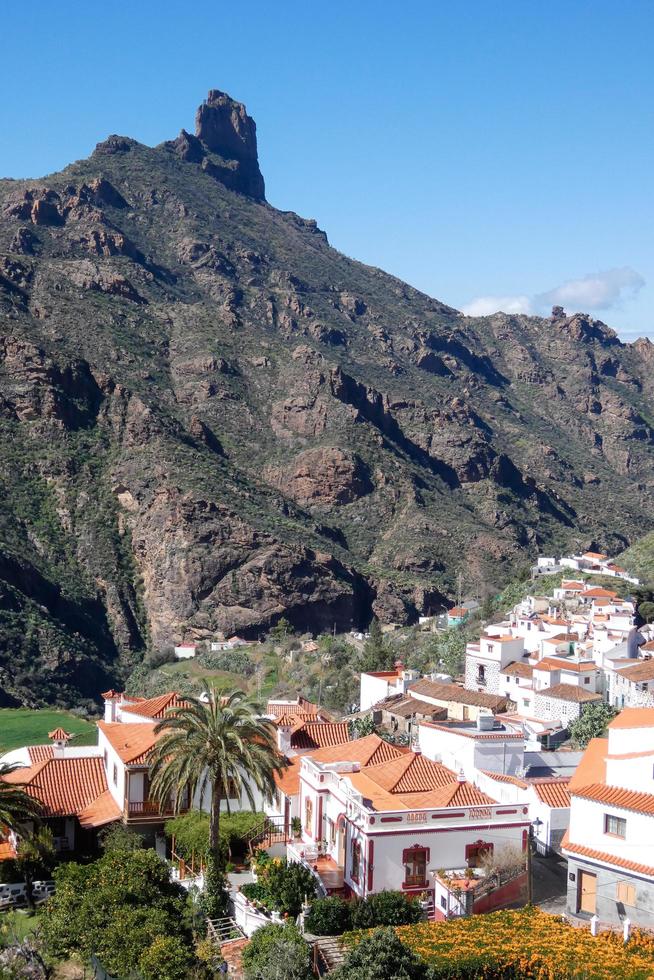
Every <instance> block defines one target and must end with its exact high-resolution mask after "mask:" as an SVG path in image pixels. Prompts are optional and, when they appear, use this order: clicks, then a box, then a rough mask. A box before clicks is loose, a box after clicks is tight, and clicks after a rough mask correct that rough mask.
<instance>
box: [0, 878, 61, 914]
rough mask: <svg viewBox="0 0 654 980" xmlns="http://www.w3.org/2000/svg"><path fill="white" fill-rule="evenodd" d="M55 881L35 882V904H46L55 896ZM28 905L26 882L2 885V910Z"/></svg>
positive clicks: (33, 889)
mask: <svg viewBox="0 0 654 980" xmlns="http://www.w3.org/2000/svg"><path fill="white" fill-rule="evenodd" d="M54 890H55V883H54V881H35V882H34V883H33V884H32V895H33V897H34V901H35V902H45V901H46V900H47V899H48V898H50V896H51V895H54ZM23 905H27V885H26V883H25V882H24V881H16V882H13V883H12V884H10V885H0V909H9V908H12V907H14V906H23Z"/></svg>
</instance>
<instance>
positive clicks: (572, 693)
mask: <svg viewBox="0 0 654 980" xmlns="http://www.w3.org/2000/svg"><path fill="white" fill-rule="evenodd" d="M538 693H539V694H542V695H543V697H547V698H555V699H556V700H558V701H572V702H574V703H575V704H583V703H585V702H586V701H601V700H602V695H601V694H593V692H592V691H584V689H583V687H577V686H576V685H575V684H555V685H554V687H545V688H542V690H540V691H539V692H538Z"/></svg>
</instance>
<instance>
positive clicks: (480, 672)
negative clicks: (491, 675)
mask: <svg viewBox="0 0 654 980" xmlns="http://www.w3.org/2000/svg"><path fill="white" fill-rule="evenodd" d="M477 683H478V684H485V683H486V668H485V667H484V665H483V664H479V665H478V667H477Z"/></svg>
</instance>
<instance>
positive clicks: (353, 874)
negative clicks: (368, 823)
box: [350, 837, 361, 885]
mask: <svg viewBox="0 0 654 980" xmlns="http://www.w3.org/2000/svg"><path fill="white" fill-rule="evenodd" d="M350 878H351V879H352V881H356V883H357V885H358V884H359V879H360V878H361V841H359V840H357V839H356V837H355V838H354V840H353V841H352V869H351V871H350Z"/></svg>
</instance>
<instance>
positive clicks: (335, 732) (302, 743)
mask: <svg viewBox="0 0 654 980" xmlns="http://www.w3.org/2000/svg"><path fill="white" fill-rule="evenodd" d="M349 741H350V730H349V726H348V723H347V722H346V721H339V722H335V723H330V722H327V721H309V722H303V723H302V724H301V725H300V726H299V727H298V728H296V730H295V731H294V732H293V733H292V735H291V748H292V749H324V748H327V746H330V745H343V743H344V742H349Z"/></svg>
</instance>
